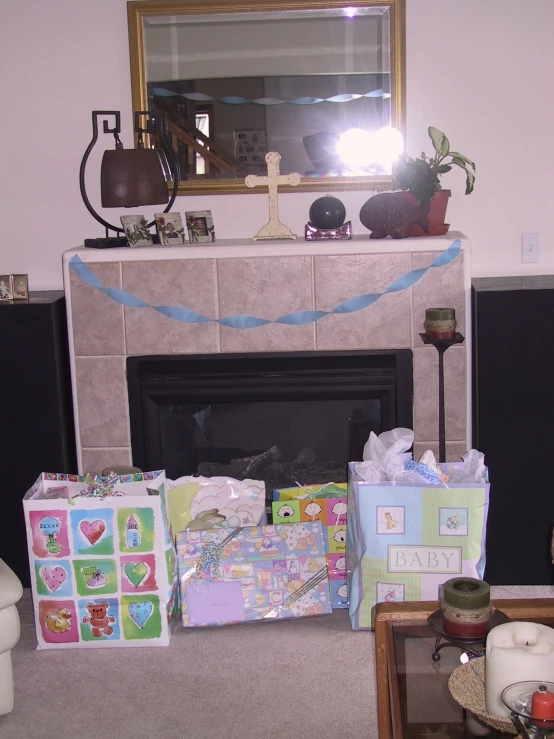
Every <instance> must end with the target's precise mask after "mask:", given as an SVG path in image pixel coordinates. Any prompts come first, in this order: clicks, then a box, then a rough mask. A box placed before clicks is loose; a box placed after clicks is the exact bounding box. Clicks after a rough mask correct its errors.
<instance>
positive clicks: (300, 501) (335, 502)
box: [271, 482, 348, 608]
mask: <svg viewBox="0 0 554 739" xmlns="http://www.w3.org/2000/svg"><path fill="white" fill-rule="evenodd" d="M347 488H348V484H347V483H346V482H338V483H336V482H329V483H325V484H323V485H300V484H298V485H297V486H296V487H291V488H278V489H276V490H274V491H273V503H272V506H271V508H272V514H273V519H272V520H273V523H285V522H286V523H293V522H300V523H304V522H306V521H321V523H322V525H323V535H324V537H325V541H326V546H327V569H328V572H329V584H330V587H331V606H332V607H333V608H348V584H347V579H346V518H347V516H346V509H347V503H346V500H347V499H346V494H347Z"/></svg>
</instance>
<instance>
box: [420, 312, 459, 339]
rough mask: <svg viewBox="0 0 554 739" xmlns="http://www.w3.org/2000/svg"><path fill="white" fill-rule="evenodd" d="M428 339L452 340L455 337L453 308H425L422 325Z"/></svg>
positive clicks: (454, 313)
mask: <svg viewBox="0 0 554 739" xmlns="http://www.w3.org/2000/svg"><path fill="white" fill-rule="evenodd" d="M423 327H424V329H425V334H426V336H427V338H428V339H453V338H454V336H455V335H456V311H455V309H454V308H427V309H426V310H425V323H424V324H423Z"/></svg>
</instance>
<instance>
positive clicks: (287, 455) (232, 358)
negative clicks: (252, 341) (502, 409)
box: [127, 349, 413, 494]
mask: <svg viewBox="0 0 554 739" xmlns="http://www.w3.org/2000/svg"><path fill="white" fill-rule="evenodd" d="M127 384H128V391H129V415H130V429H131V448H132V457H133V464H134V465H136V466H138V467H140V468H141V469H149V470H150V469H165V470H166V474H167V475H168V477H170V478H172V479H175V478H177V477H180V476H181V475H205V476H215V475H229V476H232V477H236V478H239V479H243V478H254V479H262V480H264V481H265V483H266V489H267V491H268V493H269V494H270V493H271V491H272V490H273V489H274V488H275V487H287V486H290V485H294V484H295V483H296V482H297V481H298V482H301V483H303V484H311V483H317V482H330V481H336V482H340V481H345V480H346V479H347V464H348V462H349V461H352V460H356V459H361V458H362V451H363V447H364V444H365V442H366V441H367V438H368V436H369V433H370V432H371V431H374V432H375V433H376V434H379V433H381V432H382V431H386V430H389V429H392V428H395V427H396V426H402V427H407V428H412V424H413V369H412V352H411V351H410V350H408V349H404V350H397V351H382V352H380V351H365V352H359V351H354V352H291V353H272V354H269V353H253V354H248V355H245V354H215V355H184V356H177V357H176V356H164V357H159V356H151V357H140V356H139V357H128V358H127Z"/></svg>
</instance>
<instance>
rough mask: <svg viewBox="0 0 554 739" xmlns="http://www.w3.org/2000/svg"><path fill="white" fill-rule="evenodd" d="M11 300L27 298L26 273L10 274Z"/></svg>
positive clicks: (27, 279) (27, 284)
mask: <svg viewBox="0 0 554 739" xmlns="http://www.w3.org/2000/svg"><path fill="white" fill-rule="evenodd" d="M11 278H12V294H13V300H29V278H28V276H27V275H11Z"/></svg>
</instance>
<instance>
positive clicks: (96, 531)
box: [79, 519, 106, 546]
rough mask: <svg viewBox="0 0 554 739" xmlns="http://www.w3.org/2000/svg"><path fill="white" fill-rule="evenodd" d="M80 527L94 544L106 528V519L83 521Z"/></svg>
mask: <svg viewBox="0 0 554 739" xmlns="http://www.w3.org/2000/svg"><path fill="white" fill-rule="evenodd" d="M79 528H80V529H81V532H82V533H83V535H84V536H86V538H87V539H88V540H89V542H90V543H91V544H92V545H93V546H94V544H96V542H97V541H98V539H99V538H100V537H101V536H102V534H103V533H104V531H105V530H106V524H105V523H104V521H100V519H97V520H96V521H92V522H90V521H81V523H80V524H79Z"/></svg>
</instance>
